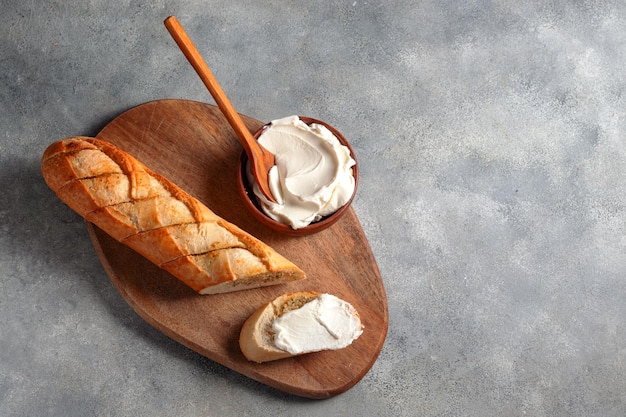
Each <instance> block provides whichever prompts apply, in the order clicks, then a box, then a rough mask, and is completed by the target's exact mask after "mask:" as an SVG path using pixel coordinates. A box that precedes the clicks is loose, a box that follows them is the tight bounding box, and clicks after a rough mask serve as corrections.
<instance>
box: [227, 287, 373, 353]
mask: <svg viewBox="0 0 626 417" xmlns="http://www.w3.org/2000/svg"><path fill="white" fill-rule="evenodd" d="M320 316H321V317H320ZM362 333H363V324H362V323H361V318H360V316H359V314H358V312H357V311H356V309H355V308H354V307H353V306H352V305H350V304H349V303H347V302H345V301H343V300H341V299H339V298H337V297H335V296H333V295H330V294H320V293H318V292H314V291H308V292H307V291H301V292H295V293H289V294H283V295H281V296H279V297H277V298H275V299H274V300H272V301H271V302H269V303H267V304H265V305H264V306H262V307H260V308H259V309H257V310H256V311H255V312H254V313H253V314H252V315H251V316H250V317H249V318H248V319H247V320H246V321H245V322H244V324H243V326H242V328H241V332H240V335H239V347H240V348H241V352H242V353H243V355H244V356H245V357H246V359H248V360H249V361H253V362H259V363H261V362H268V361H273V360H277V359H283V358H289V357H293V356H297V355H302V354H305V353H311V352H318V351H322V350H336V349H342V348H344V347H347V346H348V345H350V344H351V343H352V342H353V341H354V340H356V339H357V338H358V337H359V336H360V335H361V334H362Z"/></svg>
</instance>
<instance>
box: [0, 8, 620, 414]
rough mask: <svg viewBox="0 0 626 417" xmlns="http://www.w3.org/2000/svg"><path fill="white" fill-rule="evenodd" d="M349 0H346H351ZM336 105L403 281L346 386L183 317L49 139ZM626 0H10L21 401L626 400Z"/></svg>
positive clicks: (528, 408) (170, 410) (7, 192)
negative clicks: (51, 154)
mask: <svg viewBox="0 0 626 417" xmlns="http://www.w3.org/2000/svg"><path fill="white" fill-rule="evenodd" d="M333 3H335V4H333ZM170 14H174V15H177V17H178V18H179V20H180V21H181V22H182V24H183V25H184V26H185V28H186V29H187V31H188V32H189V33H190V34H191V36H192V38H193V39H194V40H195V42H196V43H197V44H198V46H199V48H200V50H202V51H203V54H204V55H205V57H206V58H207V60H208V62H209V64H210V65H211V67H212V68H213V69H214V72H215V74H216V76H217V78H218V79H219V80H220V82H221V84H222V85H223V86H224V88H225V90H226V92H227V94H228V95H229V96H230V98H231V100H232V101H233V103H234V105H235V106H236V107H237V109H238V110H239V111H240V112H242V113H245V114H247V115H250V116H253V117H255V118H257V119H259V120H270V119H272V118H276V117H281V116H285V115H289V114H293V113H299V114H304V115H308V116H312V117H316V118H319V119H322V120H326V121H328V122H330V123H332V124H334V125H335V126H336V127H337V128H339V130H341V131H342V132H343V133H344V134H345V135H346V136H347V137H348V138H349V139H350V140H351V141H352V143H353V145H354V147H355V151H356V152H357V156H358V158H359V161H360V163H361V166H360V169H361V185H360V190H359V194H358V197H357V199H356V201H355V203H354V207H355V209H356V211H357V214H358V215H359V218H360V219H361V221H362V224H363V227H364V229H365V231H366V234H367V236H368V238H369V241H370V244H371V246H372V249H373V251H374V253H375V255H376V257H377V260H378V263H379V266H380V269H381V272H382V275H383V277H384V281H385V286H386V289H387V292H388V300H389V310H390V327H389V334H388V338H387V342H386V344H385V347H384V349H383V351H382V353H381V355H380V357H379V359H378V361H377V362H376V363H375V365H374V367H373V368H372V370H371V371H370V372H369V373H368V374H367V375H366V377H365V378H364V379H363V380H362V381H361V382H360V383H359V384H358V385H356V386H355V387H354V388H353V389H351V390H350V391H348V392H346V393H345V394H343V395H341V396H338V397H335V398H332V399H330V400H326V401H309V400H303V399H299V398H294V397H290V396H288V395H285V394H282V393H280V392H276V391H274V390H272V389H269V388H266V387H264V386H262V385H260V384H258V383H256V382H253V381H251V380H248V379H246V378H244V377H241V376H239V375H238V374H236V373H234V372H231V371H230V370H228V369H225V368H223V367H221V366H220V365H217V364H215V363H213V362H211V361H209V360H207V359H205V358H203V357H201V356H199V355H197V354H195V353H193V352H191V351H189V350H188V349H186V348H184V347H182V346H180V345H178V344H176V343H175V342H173V341H171V340H169V339H168V338H167V337H165V336H163V335H162V334H160V333H158V332H157V331H155V330H153V329H152V328H151V327H150V326H149V325H147V324H146V323H145V322H143V321H142V320H141V319H140V318H138V317H137V316H136V315H135V313H134V312H133V311H132V310H131V309H130V308H129V307H128V306H127V305H126V304H125V303H124V301H123V300H122V299H121V297H120V296H119V295H118V293H117V292H116V291H115V289H114V288H113V287H112V285H111V284H110V282H109V280H108V278H107V276H106V274H105V272H104V270H103V269H102V267H101V265H100V264H99V261H98V259H97V257H96V255H95V252H94V250H93V248H92V246H91V245H90V242H89V239H88V236H87V234H86V231H85V228H84V224H83V222H82V220H81V219H80V218H79V217H78V216H77V215H76V214H74V213H73V212H72V211H71V210H69V209H68V208H66V207H65V206H64V205H63V204H62V203H61V202H60V201H59V200H57V198H56V197H55V196H54V195H53V193H52V192H51V191H50V190H49V189H48V188H47V187H46V185H45V184H44V182H43V180H42V178H41V176H40V174H39V158H40V156H41V154H42V152H43V150H44V149H45V147H46V146H47V145H48V144H49V143H51V142H52V141H54V140H57V139H60V138H62V137H65V136H70V135H75V134H82V135H94V134H95V133H97V132H98V130H99V129H100V128H101V127H103V126H104V125H105V124H106V123H107V122H108V121H110V120H111V119H112V118H113V117H115V116H116V115H117V114H119V113H121V112H123V111H124V110H126V109H128V108H130V107H132V106H134V105H137V104H140V103H143V102H146V101H149V100H154V99H160V98H185V99H193V100H200V101H208V102H212V101H211V99H210V98H209V96H208V93H206V92H205V90H204V88H203V87H202V85H201V83H200V82H199V81H198V79H197V77H196V75H195V73H193V71H192V70H191V68H190V67H189V65H188V64H187V63H186V62H185V61H184V60H183V58H182V55H181V54H180V52H179V51H178V50H177V48H176V47H175V45H174V44H173V42H172V41H171V39H170V37H169V35H168V34H167V31H166V30H165V28H164V26H163V24H162V21H163V19H164V18H165V17H167V16H168V15H170ZM625 27H626V4H625V3H624V2H622V1H618V0H616V1H613V2H595V1H585V0H581V1H572V2H566V1H558V0H555V1H548V2H546V1H542V0H535V1H527V2H519V1H509V2H506V1H501V2H492V1H482V0H477V1H467V2H465V1H463V2H462V1H459V2H453V1H447V2H441V1H434V0H426V1H415V2H407V1H394V2H381V3H378V2H362V1H356V0H355V1H352V0H348V1H342V2H326V3H325V4H324V5H313V4H310V3H309V2H301V3H298V2H293V1H284V2H280V1H270V2H255V1H241V2H233V1H228V2H226V1H224V2H219V1H199V0H184V1H177V2H173V1H171V2H170V1H164V0H155V1H151V2H143V1H141V2H135V1H130V0H122V1H115V2H110V1H108V0H107V1H104V0H93V1H90V2H81V1H77V0H69V1H49V2H31V1H17V0H8V1H3V7H2V13H0V69H1V71H0V79H1V80H2V82H1V83H0V97H1V98H2V100H1V101H0V106H1V107H0V108H1V111H0V126H2V128H1V129H2V138H1V142H0V158H1V159H0V160H1V162H0V164H1V165H0V187H1V192H0V227H1V229H0V272H1V273H2V280H1V281H0V292H1V293H2V297H1V298H0V314H1V315H2V321H1V322H0V410H2V411H1V412H0V414H2V415H7V416H55V415H59V416H68V415H76V416H87V415H102V416H105V415H136V416H139V415H159V416H196V415H197V416H200V415H212V416H213V415H214V416H231V415H232V416H235V415H237V416H253V415H273V416H291V415H300V416H340V415H360V416H413V415H423V416H503V415H506V416H521V415H532V416H574V415H576V416H583V415H584V416H590V415H595V416H623V415H626V378H624V375H625V374H626V323H625V320H624V317H625V316H626V226H625V224H626V207H625V205H626V203H625V197H624V196H625V195H626V186H625V185H624V183H625V182H624V179H625V178H626V155H625V143H626V119H625V109H626V102H625V101H626V94H625V91H624V90H625V88H626V78H625V77H624V71H625V68H626V31H625V30H624V28H625Z"/></svg>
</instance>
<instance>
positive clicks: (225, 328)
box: [87, 100, 389, 398]
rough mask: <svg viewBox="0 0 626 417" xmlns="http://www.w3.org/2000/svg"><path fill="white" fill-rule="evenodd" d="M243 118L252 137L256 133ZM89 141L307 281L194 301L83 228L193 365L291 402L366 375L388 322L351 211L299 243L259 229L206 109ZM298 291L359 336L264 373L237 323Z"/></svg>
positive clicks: (170, 109)
mask: <svg viewBox="0 0 626 417" xmlns="http://www.w3.org/2000/svg"><path fill="white" fill-rule="evenodd" d="M243 118H244V122H245V123H246V125H247V126H248V128H249V129H250V130H251V131H252V132H254V131H256V130H257V129H258V128H259V127H260V126H261V125H262V124H263V123H262V122H260V121H257V120H254V119H252V118H249V117H246V116H243ZM348 136H349V135H348ZM97 137H98V138H100V139H104V140H107V141H109V142H111V143H113V144H115V145H117V146H118V147H120V148H121V149H123V150H124V151H126V152H128V153H130V154H131V155H133V156H135V157H136V158H137V159H139V160H140V161H142V162H143V163H144V164H145V165H147V166H148V167H149V168H151V169H152V170H154V171H155V172H158V173H160V174H162V175H164V176H166V177H167V178H169V179H170V180H172V181H173V182H175V183H176V184H178V185H179V186H180V187H181V188H183V189H184V190H186V191H187V192H189V193H190V194H192V195H193V196H195V197H196V198H198V199H199V200H200V201H202V202H203V203H204V204H206V205H207V206H208V207H209V208H210V209H212V210H213V211H214V212H215V213H216V214H218V215H219V216H221V217H223V218H225V219H226V220H228V221H230V222H232V223H234V224H236V225H238V226H239V227H241V228H242V229H244V230H246V231H248V232H249V233H251V234H252V235H254V236H256V237H257V238H259V239H261V240H262V241H264V242H265V243H267V244H269V245H270V246H272V247H273V248H274V249H276V250H277V251H278V252H279V253H281V254H282V255H284V256H286V257H287V258H288V259H290V260H291V261H292V262H294V263H295V264H297V265H298V266H299V267H300V268H302V269H303V270H304V271H305V272H306V274H307V279H305V280H302V281H298V282H295V283H290V284H284V285H277V286H272V287H265V288H262V289H254V290H245V291H239V292H233V293H228V294H218V295H205V296H201V295H198V294H196V293H195V292H194V291H192V290H191V289H189V288H188V287H187V286H185V285H184V284H182V283H181V282H180V281H178V280H177V279H176V278H174V277H173V276H171V275H169V274H168V273H167V272H165V271H164V270H161V269H160V268H158V267H157V266H155V265H154V264H152V263H150V262H149V261H147V260H146V259H145V258H143V257H142V256H140V255H139V254H137V253H135V252H134V251H132V250H131V249H129V248H128V247H126V246H125V245H122V244H120V243H118V242H117V241H115V240H114V239H112V238H111V237H109V236H108V235H107V234H105V233H104V232H102V231H101V230H100V229H98V228H97V227H95V226H93V225H92V224H88V226H87V227H88V230H89V234H90V236H91V239H92V241H93V244H94V246H95V248H96V251H97V253H98V256H99V257H100V260H101V262H102V264H103V265H104V267H105V269H106V271H107V273H108V275H109V276H110V278H111V280H112V282H113V284H114V285H115V287H116V288H117V289H118V291H119V292H120V294H121V295H122V297H123V298H124V299H125V300H126V302H128V304H129V305H130V306H131V307H132V308H133V309H134V310H135V311H136V312H137V314H139V315H140V316H141V317H142V318H143V319H144V320H146V321H147V322H148V323H150V324H151V325H152V326H154V327H155V328H157V329H158V330H160V331H162V332H163V333H165V334H166V335H168V336H169V337H171V338H172V339H174V340H176V341H178V342H180V343H182V344H183V345H185V346H187V347H188V348H190V349H193V350H194V351H196V352H198V353H200V354H201V355H204V356H206V357H208V358H210V359H212V360H214V361H216V362H218V363H220V364H222V365H224V366H226V367H228V368H231V369H233V370H234V371H236V372H239V373H241V374H243V375H246V376H248V377H250V378H252V379H255V380H257V381H260V382H261V383H264V384H267V385H269V386H271V387H274V388H276V389H279V390H282V391H285V392H288V393H291V394H294V395H298V396H303V397H309V398H327V397H330V396H333V395H337V394H340V393H342V392H344V391H346V390H348V389H349V388H351V387H352V386H354V385H355V384H356V383H357V382H358V381H359V380H360V379H361V378H362V377H363V376H364V375H365V374H366V373H367V372H368V371H369V369H370V368H371V367H372V365H373V364H374V361H375V360H376V358H377V357H378V355H379V353H380V351H381V349H382V346H383V343H384V341H385V337H386V334H387V327H388V320H389V318H388V311H387V299H386V295H385V289H384V286H383V282H382V279H381V276H380V273H379V271H378V267H377V265H376V261H375V259H374V256H373V255H372V252H371V249H370V247H369V244H368V242H367V239H366V237H365V235H364V233H363V230H362V229H361V226H360V223H359V221H358V219H357V217H356V215H355V213H354V211H353V210H352V208H351V209H350V210H349V211H348V213H347V214H346V215H345V216H344V217H343V218H342V219H341V220H340V221H339V222H337V223H336V224H335V225H333V226H332V227H330V228H329V229H326V230H325V231H322V232H320V233H317V234H315V235H312V236H307V237H290V236H284V235H279V234H277V233H276V232H274V231H272V230H270V229H268V228H266V227H265V226H263V225H261V224H260V223H259V222H258V221H256V220H255V219H254V218H253V217H252V215H250V214H249V213H248V212H247V211H246V210H245V208H244V206H243V204H242V203H241V197H240V196H239V194H238V192H237V183H236V180H237V163H238V159H239V156H240V154H241V152H242V148H241V146H240V145H239V142H238V141H237V138H236V137H235V134H234V132H233V131H232V129H231V128H230V126H229V125H228V123H227V121H226V119H225V118H224V117H223V116H222V114H221V113H220V111H219V109H218V108H217V107H215V106H212V105H209V104H205V103H198V102H193V101H184V100H159V101H154V102H149V103H145V104H142V105H140V106H138V107H135V108H132V109H130V110H128V111H127V112H125V113H123V114H121V115H120V116H119V117H117V118H115V119H114V120H113V121H112V122H110V123H109V124H108V125H107V126H106V127H105V128H104V129H103V130H102V131H101V132H100V133H99V134H98V135H97ZM357 157H358V156H357ZM300 290H305V291H319V292H328V293H331V294H334V295H336V296H338V297H340V298H342V299H344V300H346V301H348V302H350V303H351V304H353V305H354V306H355V307H356V309H357V310H358V311H359V313H360V315H361V318H362V321H363V323H364V325H365V330H364V332H363V335H362V336H361V337H360V338H359V339H357V340H356V341H355V342H354V343H353V344H352V345H350V346H349V347H347V348H345V349H342V350H338V351H332V352H330V351H329V352H318V353H312V354H308V355H303V356H299V357H296V358H289V359H284V360H279V361H274V362H267V363H263V364H256V363H252V362H249V361H247V360H246V359H245V358H244V356H243V355H242V353H241V351H240V350H239V344H238V338H239V331H240V329H241V326H242V324H243V322H244V321H245V320H246V318H247V317H248V316H249V315H250V314H252V313H253V312H254V310H256V309H257V308H258V307H260V306H262V305H263V304H265V303H267V302H269V301H270V300H272V299H274V298H275V297H277V296H279V295H281V294H283V293H286V292H293V291H300Z"/></svg>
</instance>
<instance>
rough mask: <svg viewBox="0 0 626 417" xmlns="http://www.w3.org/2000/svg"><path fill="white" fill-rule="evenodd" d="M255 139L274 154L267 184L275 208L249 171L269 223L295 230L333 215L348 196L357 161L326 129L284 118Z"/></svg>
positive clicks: (345, 201) (314, 124)
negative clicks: (273, 221) (271, 220)
mask: <svg viewBox="0 0 626 417" xmlns="http://www.w3.org/2000/svg"><path fill="white" fill-rule="evenodd" d="M258 140H259V143H260V144H261V145H262V146H263V147H265V148H266V149H267V150H269V151H270V152H272V153H273V154H274V160H275V165H274V166H273V167H272V168H271V169H270V171H269V185H270V190H271V192H272V195H273V196H274V198H275V199H276V202H277V203H273V202H270V201H268V200H267V199H266V198H264V196H263V194H262V193H261V191H260V190H259V187H258V185H257V184H256V183H255V181H254V178H253V177H252V175H251V173H250V170H249V169H248V179H249V181H250V183H251V184H253V189H254V194H255V195H256V196H257V198H258V199H259V201H260V203H261V206H262V208H263V211H264V212H265V214H266V215H268V216H269V217H270V218H272V219H274V220H276V221H278V222H281V223H284V224H287V225H289V226H291V227H292V228H293V229H300V228H303V227H306V226H308V225H309V224H311V223H312V222H315V221H318V220H320V219H321V218H322V217H325V216H328V215H330V214H332V213H334V212H335V211H337V210H338V209H339V208H341V207H342V206H343V205H345V204H346V203H347V202H348V201H349V200H350V198H351V197H352V194H353V193H354V188H355V180H354V176H353V173H352V167H353V166H354V165H355V164H356V162H355V160H354V159H353V158H352V157H351V156H350V150H349V149H348V147H346V146H344V145H342V144H341V143H340V142H339V140H338V139H337V137H336V136H335V135H333V133H332V132H331V131H330V130H328V129H327V128H326V127H325V126H323V125H320V124H317V123H313V124H311V125H307V124H306V123H304V122H303V121H302V120H300V118H299V117H298V116H289V117H285V118H282V119H278V120H274V121H272V122H271V123H270V124H269V125H268V127H266V128H265V130H264V131H263V133H262V134H261V135H260V137H259V139H258Z"/></svg>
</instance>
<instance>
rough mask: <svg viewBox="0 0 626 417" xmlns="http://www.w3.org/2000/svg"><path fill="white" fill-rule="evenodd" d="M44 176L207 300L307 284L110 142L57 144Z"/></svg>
mask: <svg viewBox="0 0 626 417" xmlns="http://www.w3.org/2000/svg"><path fill="white" fill-rule="evenodd" d="M41 171H42V174H43V177H44V179H45V181H46V183H47V184H48V186H49V187H50V188H51V189H52V190H53V191H54V192H55V193H56V194H57V196H58V197H59V198H60V199H61V200H62V201H63V202H65V204H67V205H68V206H69V207H70V208H71V209H73V210H74V211H76V212H77V213H78V214H80V215H81V216H82V217H84V218H85V219H86V220H87V221H89V222H92V223H93V224H95V225H96V226H98V227H99V228H100V229H102V230H103V231H104V232H106V233H107V234H109V235H110V236H111V237H113V238H114V239H116V240H117V241H119V242H121V243H124V244H125V245H127V246H129V247H130V248H132V249H133V250H135V251H137V252H138V253H139V254H141V255H142V256H144V257H145V258H147V259H148V260H150V261H151V262H153V263H154V264H156V265H157V266H159V267H161V268H163V269H165V270H166V271H168V272H170V273H171V274H172V275H174V276H175V277H176V278H178V279H179V280H181V281H182V282H184V283H185V284H187V285H188V286H189V287H191V288H192V289H193V290H195V291H196V292H198V293H200V294H216V293H224V292H230V291H236V290H243V289H248V288H257V287H261V286H266V285H274V284H281V283H285V282H290V281H294V280H299V279H303V278H305V274H304V272H303V271H302V270H301V269H300V268H298V267H297V266H296V265H294V264H293V263H291V262H290V261H289V260H287V259H285V258H284V257H283V256H281V255H280V254H278V253H277V252H276V251H274V250H273V249H272V248H270V247H269V246H268V245H266V244H264V243H263V242H261V241H259V240H258V239H256V238H254V237H253V236H251V235H250V234H248V233H246V232H244V231H243V230H241V229H240V228H238V227H237V226H235V225H233V224H231V223H229V222H227V221H226V220H224V219H222V218H221V217H219V216H217V215H216V214H215V213H213V212H212V211H211V210H209V209H208V208H207V207H206V206H205V205H204V204H202V203H201V202H200V201H198V200H197V199H195V198H194V197H192V196H191V195H189V194H187V193H186V192H184V191H183V190H182V189H180V188H179V187H178V186H176V185H175V184H173V183H172V182H171V181H169V180H168V179H166V178H164V177H162V176H161V175H159V174H157V173H155V172H152V171H151V170H150V169H148V168H147V167H146V166H145V165H143V164H142V163H141V162H139V161H138V160H137V159H135V158H134V157H132V156H131V155H129V154H127V153H125V152H123V151H122V150H120V149H119V148H117V147H115V146H114V145H112V144H110V143H108V142H106V141H103V140H99V139H95V138H88V137H70V138H66V139H63V140H60V141H58V142H55V143H53V144H51V145H50V146H49V147H48V148H47V149H46V151H45V152H44V154H43V157H42V166H41Z"/></svg>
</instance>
